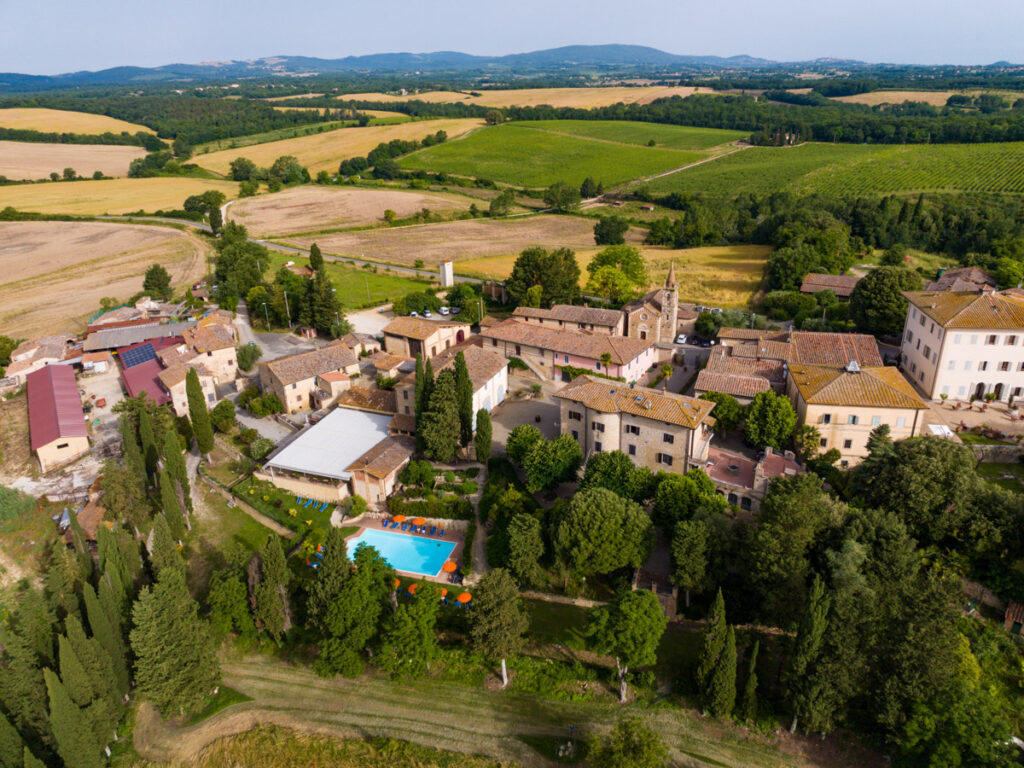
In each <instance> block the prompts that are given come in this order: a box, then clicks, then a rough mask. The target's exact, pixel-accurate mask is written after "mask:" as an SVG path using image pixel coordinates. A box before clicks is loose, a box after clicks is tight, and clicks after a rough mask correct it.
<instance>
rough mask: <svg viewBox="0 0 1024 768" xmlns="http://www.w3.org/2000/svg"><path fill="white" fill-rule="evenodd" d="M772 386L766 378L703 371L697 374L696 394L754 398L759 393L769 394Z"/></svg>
mask: <svg viewBox="0 0 1024 768" xmlns="http://www.w3.org/2000/svg"><path fill="white" fill-rule="evenodd" d="M771 388H772V384H771V382H770V381H768V379H766V378H765V377H764V376H738V375H736V374H734V373H721V372H719V371H709V370H703V371H701V372H700V373H699V374H697V382H696V383H695V384H694V386H693V389H694V391H695V392H698V393H703V392H723V393H725V394H727V395H732V396H733V397H753V396H754V395H756V394H757V393H758V392H767V391H768V390H770V389H771Z"/></svg>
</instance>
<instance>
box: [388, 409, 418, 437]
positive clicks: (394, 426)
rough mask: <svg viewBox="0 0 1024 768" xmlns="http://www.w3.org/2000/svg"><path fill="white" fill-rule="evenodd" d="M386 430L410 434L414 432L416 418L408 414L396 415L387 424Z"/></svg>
mask: <svg viewBox="0 0 1024 768" xmlns="http://www.w3.org/2000/svg"><path fill="white" fill-rule="evenodd" d="M388 430H389V431H391V432H401V433H409V434H411V433H412V432H414V431H416V417H415V416H413V415H412V414H409V413H396V414H395V415H394V416H393V417H392V419H391V421H389V422H388Z"/></svg>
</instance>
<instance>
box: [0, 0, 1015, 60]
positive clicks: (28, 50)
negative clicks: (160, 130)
mask: <svg viewBox="0 0 1024 768" xmlns="http://www.w3.org/2000/svg"><path fill="white" fill-rule="evenodd" d="M594 43H634V44H640V45H650V46H653V47H655V48H661V49H663V50H666V51H669V52H672V53H680V54H717V55H722V56H729V55H734V54H749V55H752V56H762V57H765V58H769V59H777V60H786V61H793V60H804V59H811V58H817V57H821V56H835V57H841V58H856V59H862V60H866V61H888V62H904V63H923V64H940V63H951V64H987V63H991V62H993V61H998V60H1008V61H1015V62H1024V7H1022V4H1021V1H1020V0H974V1H973V2H964V1H963V0H958V1H957V2H951V1H950V0H859V1H858V2H839V1H838V0H776V1H775V2H772V1H771V0H767V1H766V0H719V1H718V2H709V1H708V0H625V1H624V0H504V2H495V0H440V2H438V1H437V0H435V1H434V2H429V0H383V1H381V0H378V1H377V2H374V0H358V1H353V0H334V1H333V2H332V1H331V0H284V1H283V2H282V1H281V0H277V1H276V2H269V1H268V0H246V1H244V2H243V1H242V0H201V1H200V0H177V1H176V2H168V3H156V2H153V0H142V1H141V2H140V0H133V1H132V2H128V0H0V71H5V72H12V71H13V72H25V73H32V74H55V73H59V72H68V71H75V70H80V69H103V68H106V67H113V66H120V65H137V66H156V65H159V64H168V63H172V62H188V63H195V62H200V61H213V60H226V59H248V58H257V57H261V56H272V55H280V54H294V55H309V56H320V57H324V58H339V57H342V56H347V55H359V54H365V53H381V52H389V51H414V52H424V51H437V50H457V51H464V52H466V53H475V54H504V53H518V52H522V51H530V50H536V49H541V48H553V47H556V46H560V45H569V44H594Z"/></svg>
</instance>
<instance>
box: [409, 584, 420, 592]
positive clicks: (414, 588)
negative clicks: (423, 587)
mask: <svg viewBox="0 0 1024 768" xmlns="http://www.w3.org/2000/svg"><path fill="white" fill-rule="evenodd" d="M418 586H419V584H410V585H409V594H410V595H415V594H416V587H418Z"/></svg>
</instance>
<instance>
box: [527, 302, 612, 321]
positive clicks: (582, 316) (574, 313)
mask: <svg viewBox="0 0 1024 768" xmlns="http://www.w3.org/2000/svg"><path fill="white" fill-rule="evenodd" d="M512 315H513V317H536V318H539V319H542V320H561V321H563V322H569V323H586V324H587V325H605V326H608V325H617V324H618V322H619V321H620V320H621V319H622V313H621V312H620V311H618V310H617V309H599V308H597V307H580V306H576V305H575V304H555V305H553V306H552V307H551V309H536V308H534V307H516V309H515V311H514V312H513V313H512Z"/></svg>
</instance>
